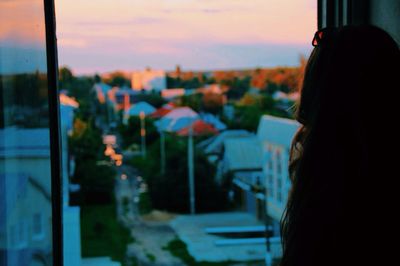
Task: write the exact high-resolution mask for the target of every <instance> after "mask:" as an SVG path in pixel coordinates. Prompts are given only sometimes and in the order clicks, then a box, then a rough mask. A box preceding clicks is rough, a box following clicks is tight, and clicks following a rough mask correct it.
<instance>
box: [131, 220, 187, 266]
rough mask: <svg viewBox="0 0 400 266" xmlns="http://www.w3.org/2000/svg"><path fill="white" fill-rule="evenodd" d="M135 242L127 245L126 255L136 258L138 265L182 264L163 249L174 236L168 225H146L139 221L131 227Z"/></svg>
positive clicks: (180, 265) (171, 265) (165, 265)
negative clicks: (138, 223)
mask: <svg viewBox="0 0 400 266" xmlns="http://www.w3.org/2000/svg"><path fill="white" fill-rule="evenodd" d="M131 232H132V236H133V237H134V238H135V239H136V241H135V243H133V244H130V245H129V246H128V253H127V254H128V256H129V257H133V258H137V260H138V265H141V266H142V265H145V266H147V265H152V266H184V265H185V264H184V263H182V262H181V261H180V260H179V259H178V258H176V257H174V256H172V254H171V253H170V252H169V251H168V250H164V249H163V247H165V246H166V245H167V244H168V242H170V241H171V240H173V239H175V238H176V234H175V232H174V231H173V230H172V229H171V227H169V226H168V225H166V224H165V225H162V224H158V225H147V224H145V223H141V224H140V225H137V226H135V227H133V228H132V231H131Z"/></svg>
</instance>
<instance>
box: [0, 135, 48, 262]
mask: <svg viewBox="0 0 400 266" xmlns="http://www.w3.org/2000/svg"><path fill="white" fill-rule="evenodd" d="M0 215H1V216H3V215H4V216H3V217H6V219H2V218H0V251H2V250H3V251H4V250H6V252H7V254H0V255H1V256H4V259H5V260H6V265H16V266H19V265H32V264H31V263H35V262H36V263H37V262H38V261H41V262H45V263H49V262H50V261H51V252H52V247H51V245H50V244H49V243H51V242H52V231H51V228H52V225H51V223H52V206H51V172H50V142H49V130H48V129H47V128H40V129H18V128H14V127H11V128H5V129H0ZM6 236H7V237H6ZM5 248H6V249H5ZM0 253H1V252H0Z"/></svg>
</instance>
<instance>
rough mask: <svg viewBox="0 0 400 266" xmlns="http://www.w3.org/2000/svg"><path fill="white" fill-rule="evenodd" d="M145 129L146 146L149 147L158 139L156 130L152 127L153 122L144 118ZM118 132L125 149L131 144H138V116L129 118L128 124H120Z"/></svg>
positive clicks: (139, 137) (139, 140) (139, 141)
mask: <svg viewBox="0 0 400 266" xmlns="http://www.w3.org/2000/svg"><path fill="white" fill-rule="evenodd" d="M145 128H146V145H147V146H150V145H151V144H152V143H154V142H155V141H156V140H157V139H158V138H159V133H158V131H157V128H156V127H155V126H154V120H153V119H152V118H149V117H146V118H145ZM118 132H119V133H120V134H121V137H122V142H123V147H124V148H126V147H128V146H130V145H132V144H133V143H137V144H140V143H141V136H140V118H139V117H138V116H131V117H130V118H129V120H128V124H127V125H124V124H120V125H119V127H118Z"/></svg>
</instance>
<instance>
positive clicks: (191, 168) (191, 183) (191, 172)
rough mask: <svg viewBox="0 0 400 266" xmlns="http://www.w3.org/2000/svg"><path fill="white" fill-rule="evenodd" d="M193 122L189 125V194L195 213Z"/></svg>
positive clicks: (191, 211)
mask: <svg viewBox="0 0 400 266" xmlns="http://www.w3.org/2000/svg"><path fill="white" fill-rule="evenodd" d="M193 157H194V156H193V123H190V126H189V135H188V171H189V195H190V214H195V190H194V158H193Z"/></svg>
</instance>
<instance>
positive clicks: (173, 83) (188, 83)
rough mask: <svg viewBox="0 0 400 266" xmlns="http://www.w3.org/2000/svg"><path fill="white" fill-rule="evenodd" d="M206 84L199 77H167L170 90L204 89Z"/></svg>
mask: <svg viewBox="0 0 400 266" xmlns="http://www.w3.org/2000/svg"><path fill="white" fill-rule="evenodd" d="M205 84H206V83H205V82H204V81H201V80H200V79H199V78H198V77H192V78H188V79H181V78H179V77H177V78H173V77H171V76H167V87H168V88H184V89H196V88H200V87H203V86H204V85H205Z"/></svg>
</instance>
